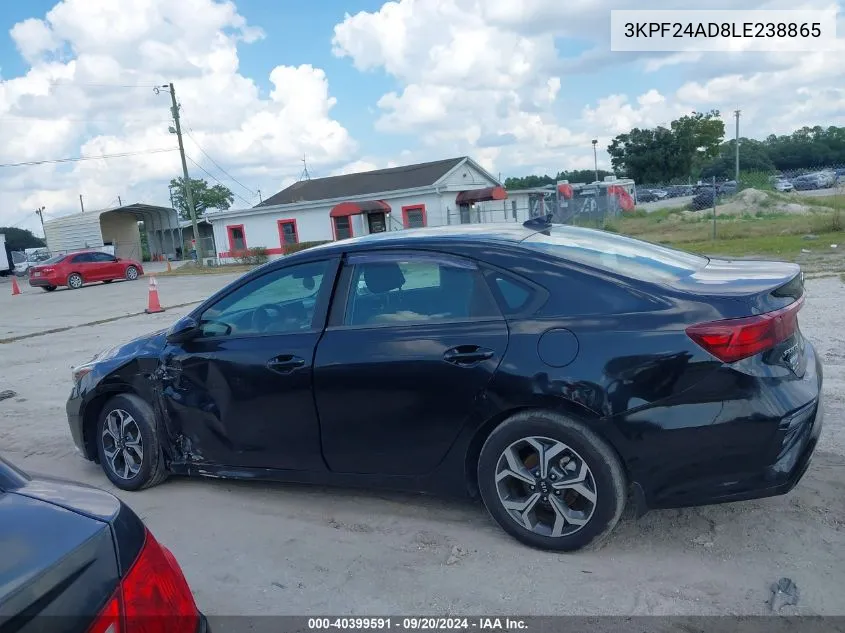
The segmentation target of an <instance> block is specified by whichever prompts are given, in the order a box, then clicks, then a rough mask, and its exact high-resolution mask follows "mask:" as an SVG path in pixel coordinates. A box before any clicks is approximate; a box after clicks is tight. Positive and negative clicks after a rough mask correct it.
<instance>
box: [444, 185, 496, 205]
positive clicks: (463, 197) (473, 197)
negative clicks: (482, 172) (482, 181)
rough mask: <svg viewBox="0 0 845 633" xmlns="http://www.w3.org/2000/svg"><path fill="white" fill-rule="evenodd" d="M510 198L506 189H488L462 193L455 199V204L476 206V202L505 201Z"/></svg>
mask: <svg viewBox="0 0 845 633" xmlns="http://www.w3.org/2000/svg"><path fill="white" fill-rule="evenodd" d="M507 197H508V192H507V191H505V188H504V187H487V188H486V189H471V190H470V191H462V192H460V193H459V194H458V197H457V198H455V204H474V203H476V202H486V201H488V200H504V199H505V198H507Z"/></svg>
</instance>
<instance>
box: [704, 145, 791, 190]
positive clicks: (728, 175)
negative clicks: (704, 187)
mask: <svg viewBox="0 0 845 633" xmlns="http://www.w3.org/2000/svg"><path fill="white" fill-rule="evenodd" d="M739 167H740V169H741V170H742V171H743V172H752V173H767V174H771V173H774V172H775V171H776V167H775V164H774V163H773V162H772V159H771V157H770V155H769V148H768V147H767V146H766V143H764V142H763V141H757V140H754V139H751V138H741V139H739ZM714 176H715V177H716V179H717V180H724V179H727V180H732V179H733V178H734V177H735V176H736V141H733V140H731V141H728V142H727V143H723V144H722V147H721V149H720V153H719V156H717V157H716V158H715V159H714V160H713V161H711V162H710V163H708V164H707V165H705V166H704V167H703V168H702V170H701V177H702V178H705V179H707V178H712V177H714Z"/></svg>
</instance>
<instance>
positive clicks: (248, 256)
mask: <svg viewBox="0 0 845 633" xmlns="http://www.w3.org/2000/svg"><path fill="white" fill-rule="evenodd" d="M233 255H234V257H235V259H237V260H238V262H240V263H241V264H246V265H248V266H258V265H259V264H263V263H265V262H267V260H268V259H270V256H269V255H268V254H267V249H266V248H265V247H263V246H256V247H254V248H248V249H246V250H243V251H238V252H237V253H233Z"/></svg>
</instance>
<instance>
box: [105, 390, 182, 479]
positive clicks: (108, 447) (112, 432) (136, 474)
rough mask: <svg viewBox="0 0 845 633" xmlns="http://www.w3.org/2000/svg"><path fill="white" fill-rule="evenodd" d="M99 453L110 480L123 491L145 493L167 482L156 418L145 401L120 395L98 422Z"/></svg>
mask: <svg viewBox="0 0 845 633" xmlns="http://www.w3.org/2000/svg"><path fill="white" fill-rule="evenodd" d="M96 441H97V453H98V455H99V458H100V466H101V467H102V469H103V471H104V472H105V473H106V476H107V477H108V478H109V480H110V481H111V482H112V483H113V484H114V485H115V486H117V487H118V488H120V489H121V490H141V489H143V488H149V487H151V486H155V485H157V484H159V483H161V482H162V481H164V480H165V479H166V478H167V471H166V469H165V463H164V454H163V453H162V450H161V443H160V442H159V438H158V429H157V427H156V422H155V414H154V413H153V410H152V408H151V407H150V405H148V404H147V403H146V402H144V401H143V400H142V399H141V398H139V397H138V396H136V395H133V394H120V395H119V396H115V397H114V398H112V399H111V400H109V401H108V402H107V403H106V406H105V407H103V410H102V411H101V412H100V417H99V420H98V422H97V436H96Z"/></svg>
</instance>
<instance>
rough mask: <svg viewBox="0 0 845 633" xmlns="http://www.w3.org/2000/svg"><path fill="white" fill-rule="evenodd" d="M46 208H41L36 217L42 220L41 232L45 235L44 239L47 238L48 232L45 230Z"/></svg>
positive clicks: (36, 212) (36, 211) (37, 210)
mask: <svg viewBox="0 0 845 633" xmlns="http://www.w3.org/2000/svg"><path fill="white" fill-rule="evenodd" d="M45 208H46V207H41V208H40V209H36V210H35V215H37V216H38V218H39V219H40V220H41V232H42V233H43V234H44V237H45V238H46V237H47V231H45V230H44V209H45Z"/></svg>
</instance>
